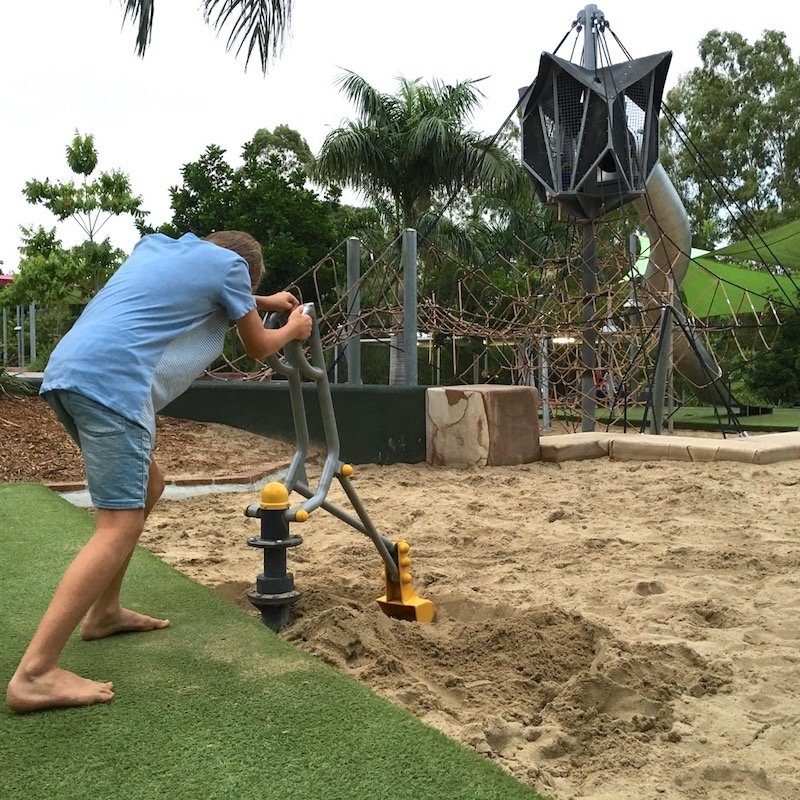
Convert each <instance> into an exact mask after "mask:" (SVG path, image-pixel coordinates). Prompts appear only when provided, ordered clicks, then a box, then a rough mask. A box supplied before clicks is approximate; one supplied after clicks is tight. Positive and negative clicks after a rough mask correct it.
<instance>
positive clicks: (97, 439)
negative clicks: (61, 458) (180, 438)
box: [6, 392, 168, 711]
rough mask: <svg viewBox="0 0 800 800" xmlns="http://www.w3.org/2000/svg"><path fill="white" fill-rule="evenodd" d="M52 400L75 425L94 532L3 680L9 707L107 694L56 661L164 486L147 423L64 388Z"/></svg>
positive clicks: (109, 582) (115, 575) (117, 574)
mask: <svg viewBox="0 0 800 800" xmlns="http://www.w3.org/2000/svg"><path fill="white" fill-rule="evenodd" d="M55 400H56V402H55V403H54V404H53V405H54V410H56V413H57V414H58V416H59V418H61V419H62V422H64V423H65V425H66V426H67V430H68V431H70V434H71V435H76V434H78V431H79V432H80V433H79V436H78V438H79V441H80V445H81V451H82V452H83V456H84V464H85V467H86V477H87V483H88V485H89V490H90V493H91V495H92V500H93V501H94V504H95V506H96V508H97V509H98V510H97V517H96V524H95V532H94V535H93V536H92V538H91V539H90V540H89V541H88V542H87V543H86V544H85V545H84V547H83V548H82V549H81V551H80V552H79V553H78V555H77V556H76V557H75V559H74V561H73V562H72V564H70V566H69V567H68V568H67V570H66V572H65V573H64V576H63V577H62V579H61V581H60V583H59V585H58V587H57V588H56V592H55V594H54V596H53V600H52V601H51V603H50V605H49V606H48V609H47V611H46V612H45V615H44V617H43V618H42V621H41V623H40V625H39V628H38V629H37V631H36V633H35V634H34V637H33V639H32V640H31V643H30V644H29V645H28V649H27V650H26V651H25V654H24V655H23V657H22V660H21V661H20V664H19V666H18V668H17V671H16V672H15V673H14V676H13V677H12V679H11V681H10V682H9V684H8V688H7V690H6V702H7V704H8V706H9V707H10V708H11V709H13V710H15V711H34V710H37V709H41V708H54V707H58V706H75V705H90V704H92V703H103V702H108V701H109V700H111V699H112V698H113V696H114V692H113V687H112V685H111V684H110V683H105V682H102V681H94V680H89V679H87V678H82V677H80V676H78V675H75V674H74V673H72V672H68V671H67V670H63V669H61V668H59V666H58V660H59V657H60V655H61V651H62V650H63V648H64V645H65V644H66V642H67V640H68V639H69V637H70V635H71V634H72V631H73V630H74V629H75V627H76V626H77V624H78V623H79V622H80V620H81V618H82V617H83V616H84V615H86V614H87V613H88V612H89V609H90V608H92V607H93V606H94V605H95V603H97V602H98V600H99V599H100V598H101V597H103V596H105V595H107V593H109V592H111V593H112V594H115V595H116V597H117V598H118V597H119V585H121V583H122V577H123V576H124V573H125V568H126V567H127V564H128V562H129V560H130V557H131V554H132V553H133V549H134V546H135V545H136V542H137V541H138V539H139V537H140V536H141V533H142V529H143V527H144V519H145V513H146V511H149V509H150V508H152V505H153V504H154V503H155V501H156V500H157V499H158V497H159V496H160V494H161V491H162V487H163V479H162V478H161V473H160V470H158V468H157V467H156V468H155V469H154V470H152V471H151V470H149V469H148V465H149V464H150V463H151V458H150V450H151V448H152V434H151V433H148V431H147V429H143V428H140V427H139V426H137V425H135V424H132V423H130V422H128V421H127V420H125V419H123V418H121V417H120V416H119V415H117V414H115V413H114V412H110V411H109V410H108V409H106V408H104V407H103V406H100V405H98V404H97V403H95V402H94V401H91V400H89V399H87V398H85V397H81V396H80V395H75V394H74V393H71V392H67V393H58V394H57V396H56V398H55ZM48 402H49V401H48ZM151 477H152V478H153V480H152V484H151V480H150V478H151ZM96 493H97V494H96ZM112 586H114V587H116V588H114V589H111V588H110V587H112ZM164 624H168V623H167V622H166V621H164Z"/></svg>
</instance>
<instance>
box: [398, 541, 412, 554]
mask: <svg viewBox="0 0 800 800" xmlns="http://www.w3.org/2000/svg"><path fill="white" fill-rule="evenodd" d="M410 549H411V547H410V546H409V544H408V542H404V541H402V540H401V541H399V542H398V543H397V552H398V553H400V555H403V556H404V555H405V554H406V553H407V552H408V551H409V550H410Z"/></svg>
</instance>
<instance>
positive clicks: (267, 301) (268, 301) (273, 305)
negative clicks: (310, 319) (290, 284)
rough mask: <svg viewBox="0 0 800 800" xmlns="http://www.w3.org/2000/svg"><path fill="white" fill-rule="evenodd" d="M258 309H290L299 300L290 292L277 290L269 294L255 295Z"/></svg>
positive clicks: (295, 306)
mask: <svg viewBox="0 0 800 800" xmlns="http://www.w3.org/2000/svg"><path fill="white" fill-rule="evenodd" d="M255 297H256V307H257V308H258V310H259V311H291V310H292V309H293V308H297V306H298V305H299V304H300V301H299V300H298V299H297V298H296V297H295V296H294V295H293V294H292V293H291V292H277V293H276V294H269V295H256V296H255Z"/></svg>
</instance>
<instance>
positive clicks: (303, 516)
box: [294, 508, 308, 522]
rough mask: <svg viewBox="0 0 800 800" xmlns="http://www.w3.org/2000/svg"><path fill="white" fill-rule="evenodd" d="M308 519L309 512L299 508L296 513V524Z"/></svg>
mask: <svg viewBox="0 0 800 800" xmlns="http://www.w3.org/2000/svg"><path fill="white" fill-rule="evenodd" d="M307 519H308V511H306V510H305V509H304V508H298V509H297V511H295V513H294V521H295V522H305V521H306V520H307Z"/></svg>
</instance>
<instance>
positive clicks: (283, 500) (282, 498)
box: [259, 481, 289, 511]
mask: <svg viewBox="0 0 800 800" xmlns="http://www.w3.org/2000/svg"><path fill="white" fill-rule="evenodd" d="M259 505H260V506H261V508H264V509H266V510H268V511H276V510H278V509H282V508H289V492H288V491H287V489H286V487H285V486H284V485H283V484H282V483H279V482H278V481H273V482H272V483H268V484H267V485H266V486H264V488H263V489H262V490H261V502H260V503H259Z"/></svg>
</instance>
